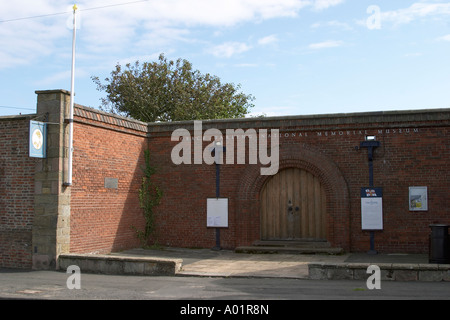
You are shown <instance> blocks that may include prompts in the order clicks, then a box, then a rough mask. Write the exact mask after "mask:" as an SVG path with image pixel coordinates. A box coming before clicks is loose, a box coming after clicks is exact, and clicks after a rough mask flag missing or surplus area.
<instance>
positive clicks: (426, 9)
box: [381, 2, 450, 24]
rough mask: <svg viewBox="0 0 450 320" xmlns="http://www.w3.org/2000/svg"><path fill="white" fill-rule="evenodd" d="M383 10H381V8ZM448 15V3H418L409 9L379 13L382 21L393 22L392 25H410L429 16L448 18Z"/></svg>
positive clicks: (449, 5)
mask: <svg viewBox="0 0 450 320" xmlns="http://www.w3.org/2000/svg"><path fill="white" fill-rule="evenodd" d="M381 9H383V8H381ZM448 15H450V3H448V2H447V3H426V2H418V3H414V4H412V5H411V6H410V7H409V8H405V9H399V10H392V11H386V12H383V11H382V12H381V19H382V21H383V22H384V21H388V22H393V23H394V24H405V23H410V22H412V21H414V20H417V19H420V18H426V17H430V16H434V17H439V16H448Z"/></svg>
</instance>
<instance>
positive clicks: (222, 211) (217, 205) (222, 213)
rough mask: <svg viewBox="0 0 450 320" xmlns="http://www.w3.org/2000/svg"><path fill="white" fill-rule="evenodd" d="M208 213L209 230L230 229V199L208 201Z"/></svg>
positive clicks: (211, 199)
mask: <svg viewBox="0 0 450 320" xmlns="http://www.w3.org/2000/svg"><path fill="white" fill-rule="evenodd" d="M206 211H207V222H206V223H207V227H208V228H213V227H214V228H228V199H226V198H210V199H207V203H206Z"/></svg>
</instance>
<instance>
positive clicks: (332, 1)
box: [314, 0, 344, 10]
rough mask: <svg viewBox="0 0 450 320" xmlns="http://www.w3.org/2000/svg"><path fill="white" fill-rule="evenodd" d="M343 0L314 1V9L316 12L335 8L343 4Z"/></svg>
mask: <svg viewBox="0 0 450 320" xmlns="http://www.w3.org/2000/svg"><path fill="white" fill-rule="evenodd" d="M343 2H344V0H316V1H314V9H316V10H324V9H328V8H329V7H334V6H337V5H339V4H341V3H343Z"/></svg>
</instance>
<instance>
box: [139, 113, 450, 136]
mask: <svg viewBox="0 0 450 320" xmlns="http://www.w3.org/2000/svg"><path fill="white" fill-rule="evenodd" d="M449 120H450V108H447V109H428V110H406V111H380V112H361V113H337V114H318V115H303V116H301V115H297V116H281V117H263V118H239V119H219V120H203V121H202V129H203V130H207V129H210V128H217V129H238V128H268V129H270V128H284V129H287V128H298V127H313V128H314V127H317V128H320V129H321V130H325V129H324V128H326V127H328V128H329V129H331V128H336V127H337V126H346V127H355V128H356V127H361V125H366V126H371V127H373V126H376V127H373V128H378V127H382V126H389V125H392V127H395V128H397V127H399V128H400V127H402V125H401V124H402V123H405V125H408V126H410V123H411V122H431V121H434V123H433V124H432V125H433V126H436V125H437V124H436V122H444V124H443V125H447V126H448V125H449V123H448V121H449ZM178 128H184V129H188V130H191V131H192V130H193V129H194V122H193V121H174V122H170V123H159V122H155V123H149V124H148V131H149V133H150V134H161V133H166V132H172V131H174V130H175V129H178Z"/></svg>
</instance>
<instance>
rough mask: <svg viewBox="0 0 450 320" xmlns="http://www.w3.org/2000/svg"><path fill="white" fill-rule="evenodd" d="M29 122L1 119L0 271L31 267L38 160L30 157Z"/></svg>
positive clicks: (17, 118) (15, 118) (26, 117)
mask: <svg viewBox="0 0 450 320" xmlns="http://www.w3.org/2000/svg"><path fill="white" fill-rule="evenodd" d="M30 119H31V116H12V117H0V145H1V146H2V147H1V151H0V267H6V268H30V267H31V256H32V244H31V238H32V237H31V233H32V226H33V217H34V169H35V160H34V159H31V158H29V157H28V131H29V120H30Z"/></svg>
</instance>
